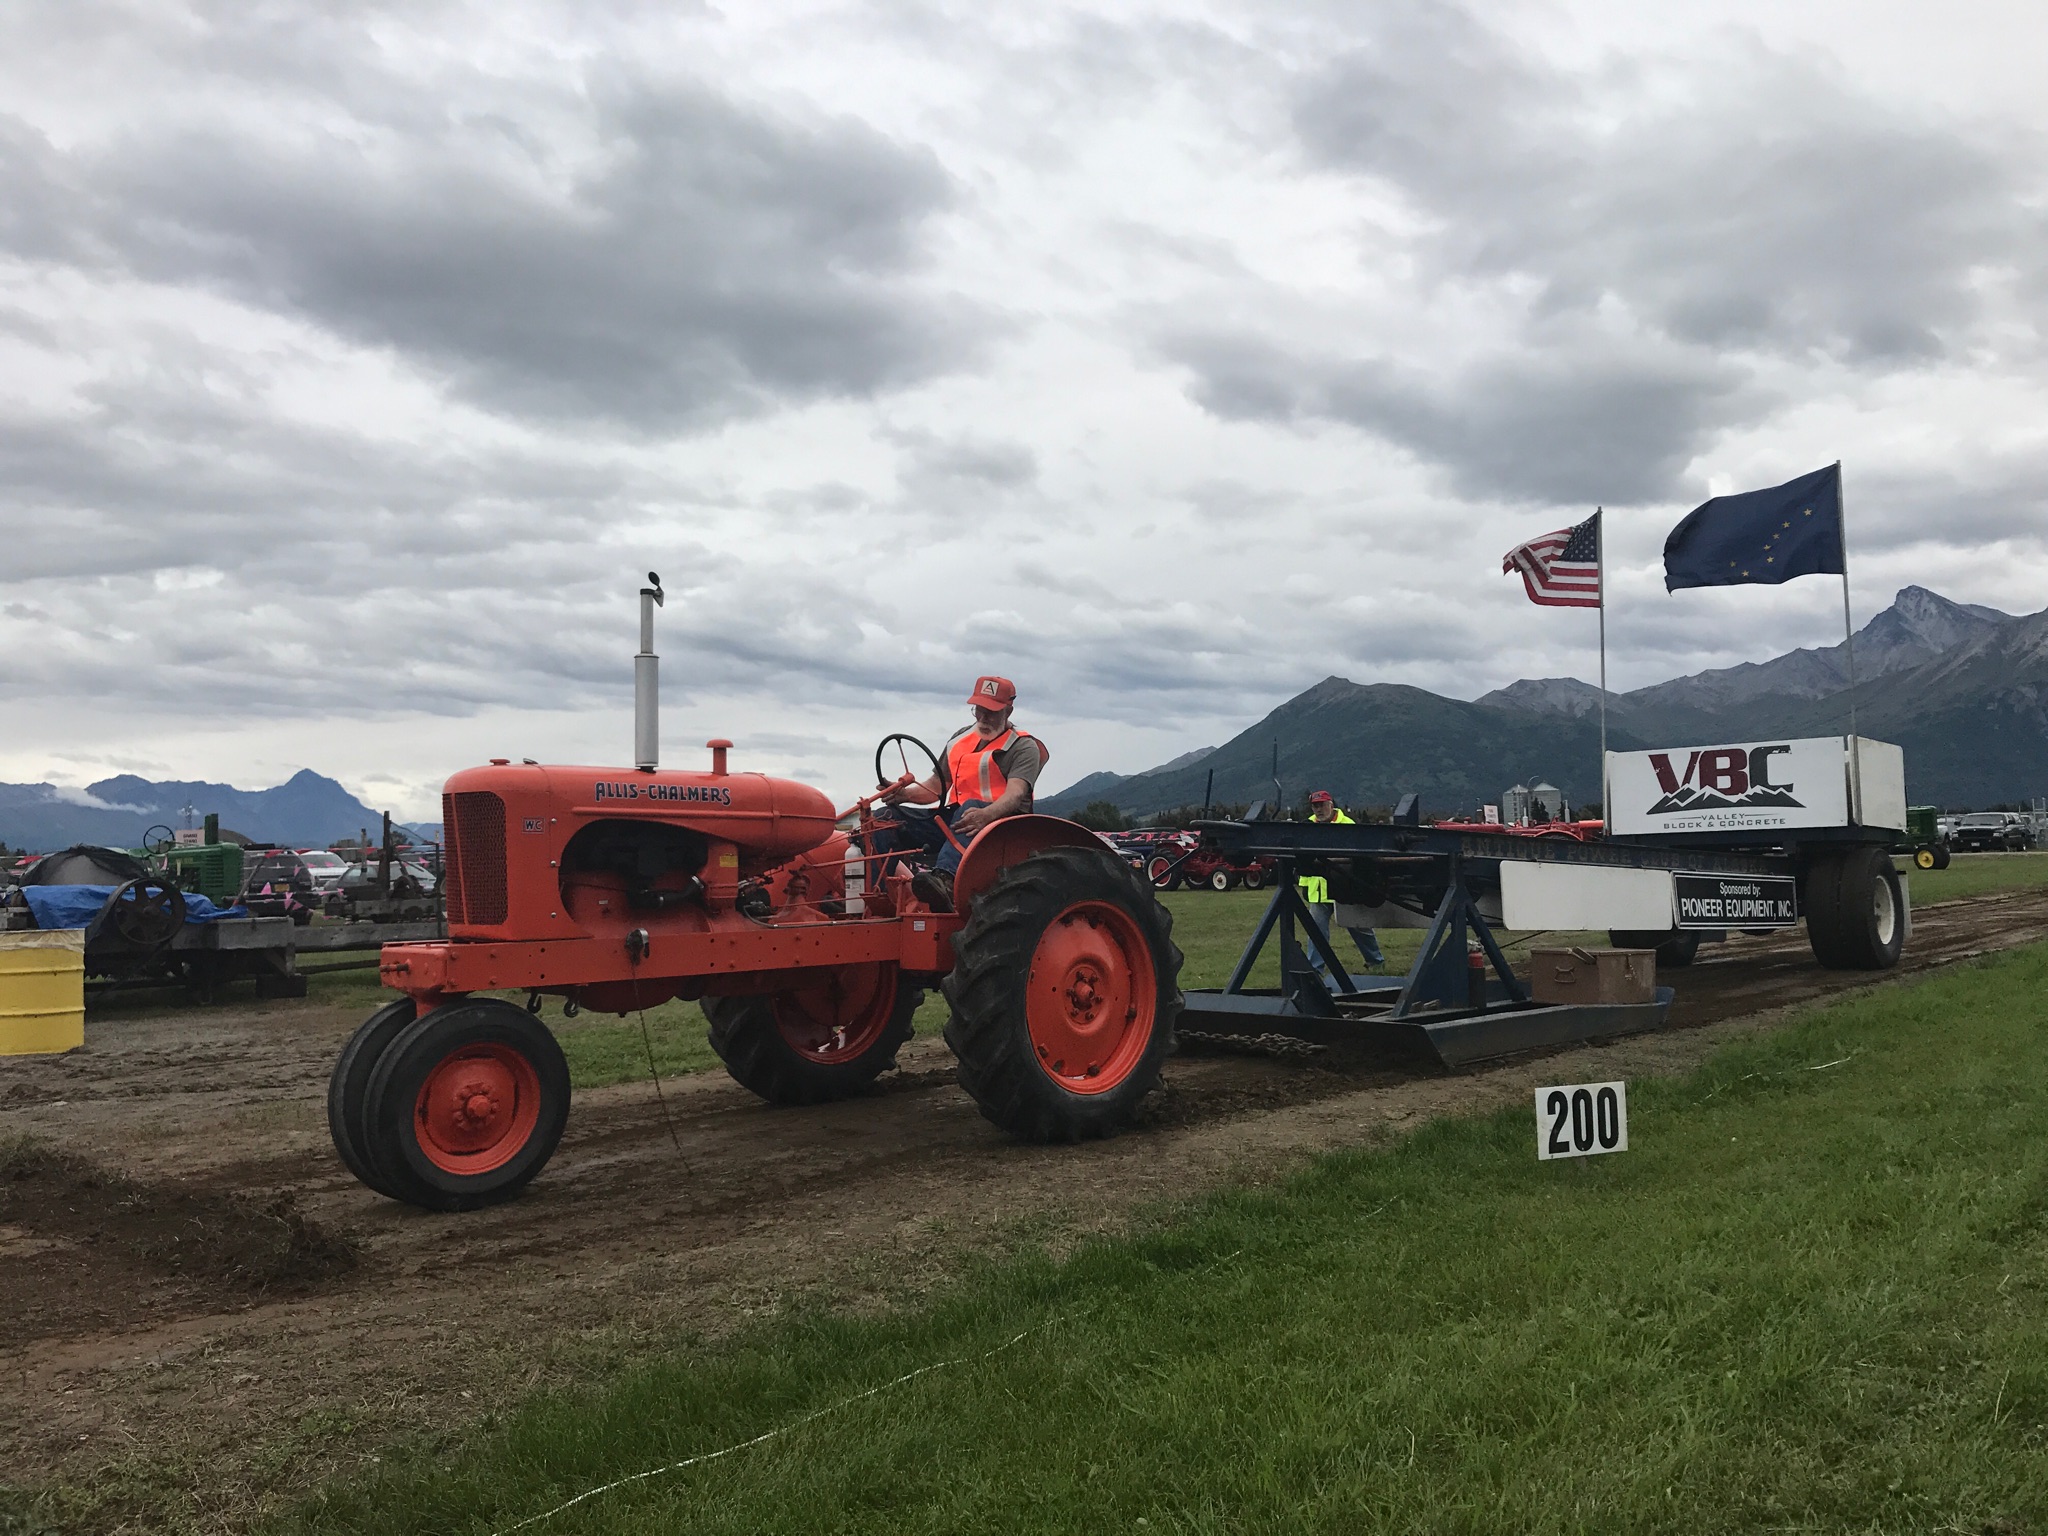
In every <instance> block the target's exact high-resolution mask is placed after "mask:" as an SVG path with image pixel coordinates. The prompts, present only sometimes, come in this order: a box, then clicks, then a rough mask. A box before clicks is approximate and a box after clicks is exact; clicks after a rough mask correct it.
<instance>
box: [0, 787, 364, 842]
mask: <svg viewBox="0 0 2048 1536" xmlns="http://www.w3.org/2000/svg"><path fill="white" fill-rule="evenodd" d="M187 806H190V807H191V808H192V813H193V814H192V816H191V817H190V818H188V817H187V815H186V813H185V807H187ZM209 814H214V815H218V816H219V817H220V821H221V825H222V826H223V827H226V828H232V829H233V830H235V831H237V832H241V833H243V834H244V835H245V836H248V837H251V838H254V839H255V840H257V841H258V842H266V843H287V844H290V845H292V846H293V847H302V848H310V847H324V846H326V845H327V844H329V843H333V842H336V841H338V840H340V839H341V838H344V837H360V836H361V835H362V834H363V832H364V831H365V830H367V831H368V832H369V833H370V835H371V836H372V837H375V836H376V835H377V830H378V828H379V827H380V826H381V825H382V823H383V815H382V813H381V812H379V811H373V810H371V809H370V808H369V807H368V806H367V805H365V804H363V802H362V801H360V800H358V799H357V798H356V797H355V796H354V795H352V794H350V793H349V792H348V791H347V790H345V789H343V788H342V787H341V786H340V785H339V784H337V783H335V781H334V780H332V779H330V778H327V777H325V776H324V775H322V774H318V773H314V772H313V771H312V770H311V769H301V770H300V771H299V772H298V773H295V774H293V775H292V776H291V778H289V779H287V780H286V781H285V782H284V783H282V784H279V785H277V786H276V787H274V788H271V789H237V788H235V787H234V786H233V785H232V784H208V783H204V782H201V781H198V780H186V779H174V780H155V779H144V778H139V777H137V776H136V775H135V774H132V773H123V774H116V775H115V776H114V777H113V778H111V779H101V780H100V781H99V782H98V783H96V784H89V785H87V786H86V787H85V788H84V789H82V790H81V789H69V788H64V787H61V786H58V785H54V784H0V842H4V843H6V844H7V845H8V846H9V847H12V848H29V849H35V850H37V851H48V850H50V849H53V848H66V847H69V846H70V845H72V844H73V843H97V844H102V845H105V846H109V847H115V848H132V847H135V846H137V845H138V844H140V842H141V841H142V836H143V834H144V833H145V832H147V831H148V830H149V829H150V828H151V827H152V826H165V827H181V826H184V825H186V823H187V821H188V819H190V820H192V821H193V822H194V824H196V820H197V818H198V817H201V816H206V815H209Z"/></svg>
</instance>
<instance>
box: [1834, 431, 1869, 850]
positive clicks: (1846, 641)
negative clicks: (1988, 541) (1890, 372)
mask: <svg viewBox="0 0 2048 1536" xmlns="http://www.w3.org/2000/svg"><path fill="white" fill-rule="evenodd" d="M1835 511H1836V513H1837V514H1838V516H1837V517H1836V519H1835V524H1836V526H1837V527H1838V528H1839V529H1840V530H1841V535H1842V652H1843V655H1844V656H1845V657H1846V658H1847V660H1848V667H1849V772H1850V777H1851V778H1852V779H1854V781H1855V783H1854V786H1853V789H1852V792H1851V794H1850V814H1851V815H1852V816H1853V817H1855V819H1856V820H1857V821H1858V822H1861V821H1862V819H1863V748H1862V745H1861V743H1860V742H1859V741H1858V740H1857V737H1856V628H1855V620H1853V619H1852V618H1851V617H1850V616H1849V497H1848V494H1847V493H1846V492H1845V491H1844V490H1843V488H1842V461H1841V460H1840V459H1837V460H1835Z"/></svg>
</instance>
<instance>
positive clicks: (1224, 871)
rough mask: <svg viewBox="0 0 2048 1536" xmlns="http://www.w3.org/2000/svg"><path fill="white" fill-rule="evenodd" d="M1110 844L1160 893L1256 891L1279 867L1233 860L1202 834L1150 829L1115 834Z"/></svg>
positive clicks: (1272, 862) (1263, 861) (1255, 860)
mask: <svg viewBox="0 0 2048 1536" xmlns="http://www.w3.org/2000/svg"><path fill="white" fill-rule="evenodd" d="M1110 841H1111V843H1112V845H1113V846H1114V847H1116V848H1117V850H1118V851H1119V852H1121V853H1122V854H1123V856H1124V858H1125V860H1126V861H1127V862H1128V863H1129V864H1130V865H1131V867H1132V868H1134V869H1137V870H1141V871H1142V872H1143V873H1144V876H1145V878H1146V879H1147V880H1149V881H1151V882H1152V887H1153V889H1154V890H1160V891H1177V890H1179V889H1180V888H1181V887H1182V886H1194V887H1206V888H1207V889H1209V890H1212V891H1227V890H1230V889H1232V888H1233V887H1235V886H1240V885H1241V886H1243V887H1244V888H1245V889H1246V890H1248V891H1256V890H1258V889H1259V888H1260V887H1261V886H1263V885H1264V884H1265V883H1266V882H1267V881H1268V880H1270V879H1272V878H1273V871H1274V868H1275V867H1276V861H1275V860H1272V859H1266V858H1252V859H1236V858H1233V857H1231V856H1230V855H1228V854H1225V853H1224V852H1223V851H1222V850H1221V849H1219V848H1217V847H1215V846H1214V845H1213V844H1209V843H1204V842H1203V840H1202V836H1201V834H1200V833H1199V832H1182V831H1175V830H1173V829H1171V828H1162V829H1157V830H1155V829H1151V828H1147V829H1145V830H1143V831H1138V832H1115V833H1111V834H1110Z"/></svg>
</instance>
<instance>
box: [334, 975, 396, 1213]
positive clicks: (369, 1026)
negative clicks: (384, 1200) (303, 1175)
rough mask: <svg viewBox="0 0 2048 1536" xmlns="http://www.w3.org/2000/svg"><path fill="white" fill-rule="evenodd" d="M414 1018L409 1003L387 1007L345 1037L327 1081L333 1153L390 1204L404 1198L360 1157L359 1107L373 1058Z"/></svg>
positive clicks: (361, 1112) (364, 1158) (378, 1055)
mask: <svg viewBox="0 0 2048 1536" xmlns="http://www.w3.org/2000/svg"><path fill="white" fill-rule="evenodd" d="M417 1016H418V1009H417V1007H416V1006H415V1005H414V1003H413V1000H412V999H411V998H409V997H400V998H394V999H393V1000H392V1001H390V1002H388V1003H386V1004H385V1005H384V1006H383V1007H382V1008H379V1009H378V1010H377V1011H376V1012H375V1013H373V1014H371V1015H370V1016H369V1017H368V1018H367V1019H365V1020H363V1022H362V1024H361V1025H360V1026H359V1027H358V1028H357V1030H356V1032H355V1033H354V1034H352V1035H350V1036H349V1037H348V1044H347V1045H344V1046H343V1047H342V1048H341V1055H340V1056H338V1057H336V1058H335V1062H334V1071H333V1072H332V1073H330V1074H329V1075H328V1078H327V1134H328V1135H329V1136H332V1137H333V1138H334V1150H335V1151H336V1152H337V1153H339V1154H340V1156H341V1160H342V1162H343V1163H344V1164H346V1165H347V1167H348V1171H349V1172H350V1173H352V1174H354V1175H355V1176H356V1179H357V1181H358V1182H360V1183H362V1184H366V1185H368V1186H369V1187H370V1188H371V1189H374V1190H375V1191H376V1192H377V1193H378V1194H380V1195H386V1196H389V1197H390V1198H391V1199H393V1200H397V1199H401V1198H403V1197H402V1196H400V1195H399V1194H398V1192H397V1191H396V1190H393V1189H386V1188H385V1187H384V1186H383V1185H382V1184H381V1183H379V1182H378V1178H377V1174H376V1172H375V1170H373V1169H372V1168H371V1167H370V1162H369V1159H368V1158H366V1157H364V1156H363V1135H364V1129H363V1105H364V1102H365V1100H366V1099H367V1098H368V1095H369V1091H370V1073H371V1072H372V1071H373V1070H374V1069H375V1067H376V1065H377V1058H378V1057H380V1056H382V1055H383V1054H384V1049H385V1047H386V1046H388V1045H390V1044H391V1042H392V1041H393V1040H396V1039H397V1038H398V1035H399V1031H401V1030H402V1029H404V1028H405V1026H406V1025H408V1024H410V1023H411V1022H412V1021H413V1019H414V1018H416V1017H417Z"/></svg>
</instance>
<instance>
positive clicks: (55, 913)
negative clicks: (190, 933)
mask: <svg viewBox="0 0 2048 1536" xmlns="http://www.w3.org/2000/svg"><path fill="white" fill-rule="evenodd" d="M119 889H120V887H119V886H118V885H24V886H23V887H22V888H21V894H22V895H24V896H26V897H27V898H28V909H29V911H31V912H33V913H34V914H35V917H36V926H37V927H38V928H90V927H91V926H92V920H93V919H94V918H96V917H98V916H99V915H100V908H102V907H104V906H105V905H106V904H107V898H108V897H109V896H111V895H113V894H114V892H116V891H118V890H119ZM248 915H249V909H248V908H247V907H216V906H215V905H214V904H213V903H212V902H211V901H209V900H208V899H207V898H206V897H204V896H201V895H199V894H198V893H197V892H195V891H187V892H186V893H185V921H186V922H188V923H211V922H214V921H215V920H217V919H219V918H223V917H247V916H248Z"/></svg>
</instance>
